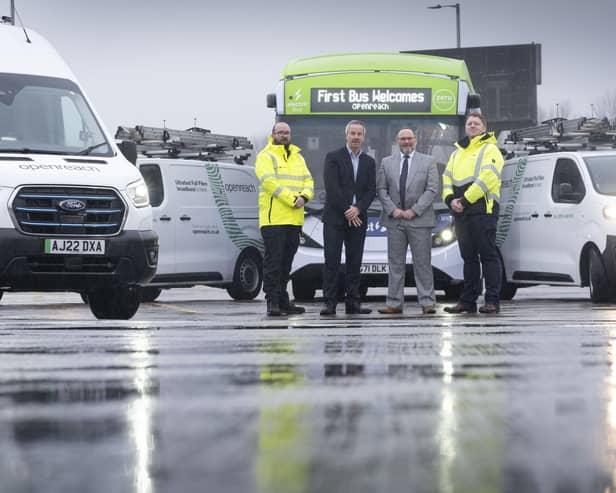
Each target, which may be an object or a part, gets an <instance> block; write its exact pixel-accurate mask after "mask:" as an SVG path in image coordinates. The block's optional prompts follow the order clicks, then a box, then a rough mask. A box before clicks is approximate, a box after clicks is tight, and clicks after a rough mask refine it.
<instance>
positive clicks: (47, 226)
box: [13, 187, 126, 236]
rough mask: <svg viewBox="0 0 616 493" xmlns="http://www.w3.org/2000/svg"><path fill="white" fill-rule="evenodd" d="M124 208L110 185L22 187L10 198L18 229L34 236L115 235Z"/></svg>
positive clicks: (120, 223)
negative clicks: (108, 186) (94, 186)
mask: <svg viewBox="0 0 616 493" xmlns="http://www.w3.org/2000/svg"><path fill="white" fill-rule="evenodd" d="M125 212H126V207H125V205H124V202H123V201H122V199H121V198H120V196H119V195H118V193H117V192H116V191H115V190H113V189H110V188H85V187H23V188H21V189H20V190H19V192H18V193H17V195H16V196H15V199H14V200H13V213H14V214H15V218H16V219H17V223H18V226H19V228H20V229H21V231H23V232H24V233H27V234H33V235H46V236H47V235H62V236H111V235H115V234H118V233H119V232H120V229H121V227H122V223H123V221H124V214H125Z"/></svg>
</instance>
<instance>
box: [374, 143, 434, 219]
mask: <svg viewBox="0 0 616 493" xmlns="http://www.w3.org/2000/svg"><path fill="white" fill-rule="evenodd" d="M400 166H401V160H400V154H395V155H393V156H387V157H386V158H383V161H382V162H381V166H380V167H379V170H378V172H377V175H376V192H377V196H378V197H379V200H380V201H381V205H382V206H383V213H382V214H381V224H382V225H383V226H385V227H388V226H392V225H394V224H396V223H397V222H398V221H399V219H394V218H393V217H392V216H391V214H392V213H393V211H394V209H396V208H400ZM438 184H439V177H438V171H437V169H436V161H435V160H434V159H433V158H432V157H430V156H427V155H426V154H420V153H418V152H417V151H415V154H414V155H413V159H412V160H411V162H410V163H409V173H408V177H407V179H406V195H405V205H406V208H407V209H408V208H411V209H413V211H415V214H417V216H416V217H414V218H413V219H412V220H411V226H416V227H418V228H422V227H433V226H434V225H435V224H436V216H435V214H434V208H433V203H434V198H435V197H436V194H437V192H438ZM409 206H410V207H409Z"/></svg>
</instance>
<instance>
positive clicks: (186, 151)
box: [115, 125, 253, 164]
mask: <svg viewBox="0 0 616 493" xmlns="http://www.w3.org/2000/svg"><path fill="white" fill-rule="evenodd" d="M115 138H116V139H118V140H132V141H133V142H135V143H136V144H137V152H138V153H139V154H140V155H143V156H147V157H164V158H176V159H199V160H203V161H232V162H235V163H236V164H243V163H244V162H245V161H246V160H247V159H248V158H249V157H250V152H247V151H248V150H250V149H252V148H253V145H252V144H251V142H250V141H249V140H248V139H247V138H246V137H241V136H237V135H223V134H213V133H211V132H210V131H209V130H207V129H204V128H200V127H192V128H189V129H187V130H175V129H172V128H165V127H146V126H144V125H136V126H134V127H127V126H119V127H118V130H117V131H116V134H115Z"/></svg>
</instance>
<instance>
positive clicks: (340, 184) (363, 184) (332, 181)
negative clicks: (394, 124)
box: [322, 146, 376, 228]
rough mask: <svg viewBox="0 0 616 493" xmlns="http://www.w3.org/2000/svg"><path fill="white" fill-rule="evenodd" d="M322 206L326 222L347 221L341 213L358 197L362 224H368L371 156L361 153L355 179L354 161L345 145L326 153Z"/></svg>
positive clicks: (373, 188)
mask: <svg viewBox="0 0 616 493" xmlns="http://www.w3.org/2000/svg"><path fill="white" fill-rule="evenodd" d="M324 182H325V193H326V196H325V205H324V207H323V216H322V220H323V222H324V223H328V224H339V225H343V224H346V222H347V220H346V218H345V217H344V212H345V211H346V210H347V209H348V208H349V207H350V206H351V205H353V195H355V198H356V199H357V201H356V203H355V205H356V206H357V207H358V208H359V212H360V215H359V217H360V218H361V222H362V226H363V227H364V228H365V227H366V226H367V224H368V208H369V207H370V204H372V201H373V200H374V197H375V196H376V165H375V162H374V159H372V157H370V156H369V155H368V154H366V153H364V152H362V153H361V154H360V156H359V166H358V168H357V180H355V178H354V176H353V163H352V162H351V156H349V151H348V149H347V148H346V146H345V147H343V148H341V149H338V150H336V151H332V152H330V153H328V154H327V156H325V167H324Z"/></svg>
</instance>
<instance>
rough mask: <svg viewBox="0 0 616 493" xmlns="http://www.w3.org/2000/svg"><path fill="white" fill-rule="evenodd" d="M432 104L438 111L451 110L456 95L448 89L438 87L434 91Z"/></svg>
mask: <svg viewBox="0 0 616 493" xmlns="http://www.w3.org/2000/svg"><path fill="white" fill-rule="evenodd" d="M432 104H433V105H434V107H435V108H436V109H437V110H438V111H451V110H453V108H454V106H455V104H456V97H455V96H454V94H453V92H451V91H450V90H449V89H439V90H438V91H435V92H434V96H433V97H432Z"/></svg>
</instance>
